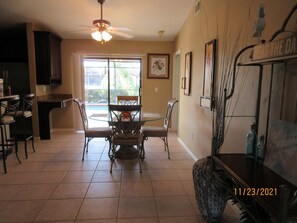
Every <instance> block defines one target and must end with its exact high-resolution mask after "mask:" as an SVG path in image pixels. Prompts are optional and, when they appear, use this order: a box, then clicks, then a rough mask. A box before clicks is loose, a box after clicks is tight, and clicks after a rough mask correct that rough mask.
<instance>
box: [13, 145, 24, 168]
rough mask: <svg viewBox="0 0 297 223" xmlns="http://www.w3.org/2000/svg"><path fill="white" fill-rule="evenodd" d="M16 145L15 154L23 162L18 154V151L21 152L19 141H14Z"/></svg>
mask: <svg viewBox="0 0 297 223" xmlns="http://www.w3.org/2000/svg"><path fill="white" fill-rule="evenodd" d="M14 143H15V144H14V146H15V156H16V158H17V159H18V161H19V163H22V162H21V161H20V158H19V155H18V152H19V147H18V141H14Z"/></svg>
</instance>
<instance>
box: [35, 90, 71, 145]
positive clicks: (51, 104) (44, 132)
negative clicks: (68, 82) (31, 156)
mask: <svg viewBox="0 0 297 223" xmlns="http://www.w3.org/2000/svg"><path fill="white" fill-rule="evenodd" d="M71 102H72V94H50V95H43V96H38V97H37V104H38V114H39V115H38V117H39V136H40V139H50V138H51V135H50V120H49V114H50V111H51V110H52V109H54V108H65V107H67V106H69V105H70V104H71Z"/></svg>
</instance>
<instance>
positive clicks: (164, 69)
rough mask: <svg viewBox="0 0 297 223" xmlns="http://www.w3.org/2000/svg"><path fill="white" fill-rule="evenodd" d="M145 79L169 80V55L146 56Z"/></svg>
mask: <svg viewBox="0 0 297 223" xmlns="http://www.w3.org/2000/svg"><path fill="white" fill-rule="evenodd" d="M147 59H148V62H147V64H148V70H147V78H156V79H168V78H169V62H170V55H169V54H148V56H147Z"/></svg>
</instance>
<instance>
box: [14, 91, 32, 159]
mask: <svg viewBox="0 0 297 223" xmlns="http://www.w3.org/2000/svg"><path fill="white" fill-rule="evenodd" d="M34 101H35V94H26V95H24V96H23V97H22V106H21V108H20V110H18V111H17V112H15V113H14V114H10V115H12V116H13V117H14V119H15V121H16V125H15V127H16V128H14V129H12V131H11V134H12V139H11V140H14V141H24V145H25V156H26V159H27V158H28V151H27V141H28V140H31V141H32V149H33V152H35V148H34V135H33V130H32V128H31V127H30V126H32V110H33V105H34ZM29 120H30V122H31V123H29Z"/></svg>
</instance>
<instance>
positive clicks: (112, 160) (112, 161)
mask: <svg viewBox="0 0 297 223" xmlns="http://www.w3.org/2000/svg"><path fill="white" fill-rule="evenodd" d="M115 150H116V145H112V159H111V160H110V161H111V162H110V170H109V172H110V173H112V166H113V163H114V162H115Z"/></svg>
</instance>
